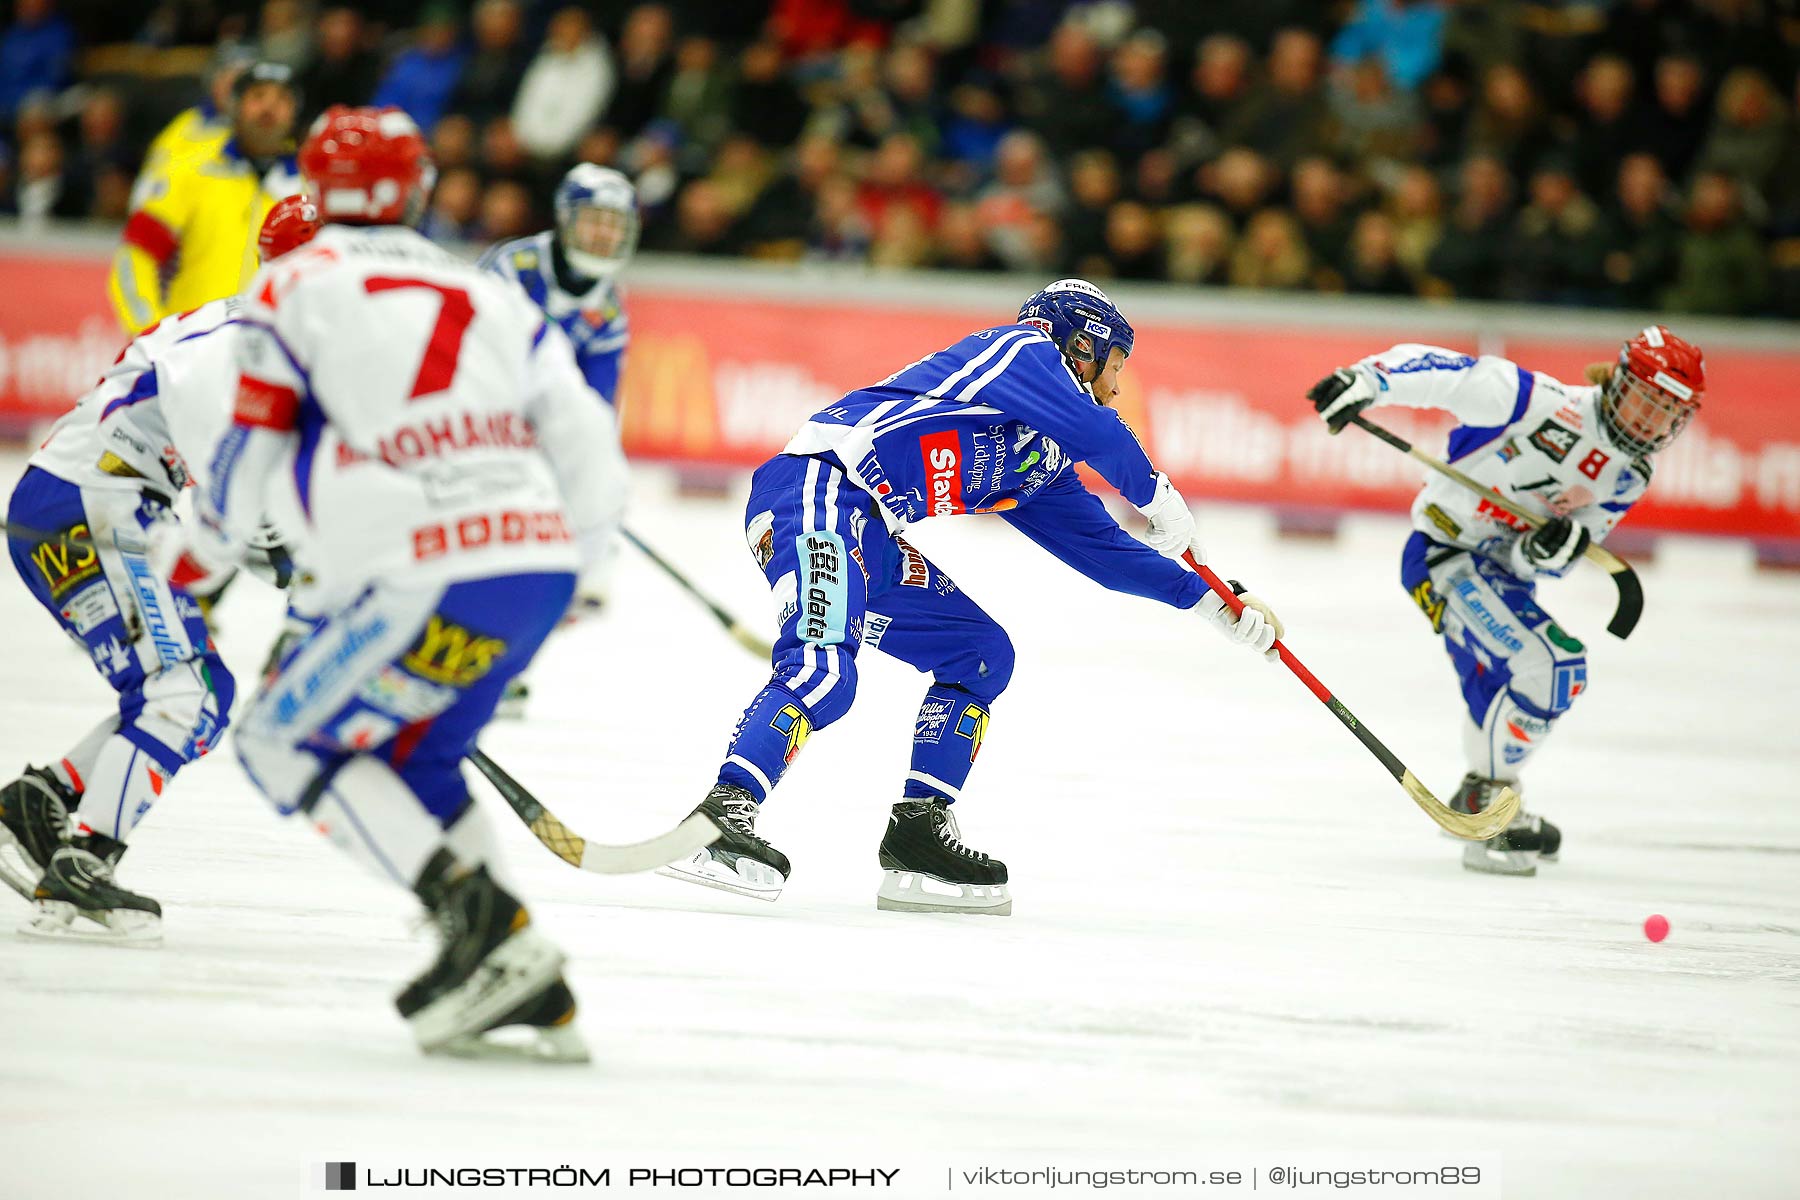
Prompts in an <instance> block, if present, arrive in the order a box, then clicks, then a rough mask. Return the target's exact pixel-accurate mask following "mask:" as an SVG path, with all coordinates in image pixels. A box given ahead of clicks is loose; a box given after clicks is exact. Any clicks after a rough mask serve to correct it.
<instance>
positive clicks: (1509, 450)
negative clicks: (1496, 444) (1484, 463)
mask: <svg viewBox="0 0 1800 1200" xmlns="http://www.w3.org/2000/svg"><path fill="white" fill-rule="evenodd" d="M1498 453H1499V455H1500V461H1501V462H1511V461H1512V460H1513V459H1515V458H1517V457H1519V455H1520V454H1522V453H1523V451H1521V450H1520V449H1519V443H1518V442H1516V441H1514V440H1513V439H1512V438H1507V439H1506V445H1504V446H1502V447H1500V449H1499V451H1498Z"/></svg>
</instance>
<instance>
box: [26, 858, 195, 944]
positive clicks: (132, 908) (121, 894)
mask: <svg viewBox="0 0 1800 1200" xmlns="http://www.w3.org/2000/svg"><path fill="white" fill-rule="evenodd" d="M124 853H125V846H124V844H123V843H121V842H116V841H114V840H113V839H112V838H109V837H105V836H103V835H101V834H98V833H89V834H83V835H81V836H80V837H77V838H75V839H74V840H72V841H71V842H70V843H69V844H68V845H66V846H63V847H62V848H61V849H59V850H57V851H56V853H54V854H52V855H51V856H50V863H49V865H48V866H46V867H45V868H44V876H43V878H42V879H40V880H39V881H38V885H37V890H36V891H35V892H34V893H33V895H32V899H33V901H35V903H36V905H37V912H36V913H34V914H33V915H32V918H31V920H30V921H29V922H27V923H26V924H25V925H23V926H21V927H20V929H19V932H20V933H22V934H24V935H25V936H26V937H34V938H43V939H45V940H48V941H82V942H116V943H121V944H126V945H134V946H154V945H156V944H157V943H158V942H161V941H162V905H160V904H158V903H157V902H156V901H154V900H152V899H151V898H150V897H148V896H140V895H138V894H137V893H136V892H133V891H128V890H126V889H125V888H122V887H120V886H119V885H118V884H117V883H115V882H114V881H113V867H114V866H115V865H116V864H117V863H118V861H119V859H120V858H121V857H122V856H123V855H124Z"/></svg>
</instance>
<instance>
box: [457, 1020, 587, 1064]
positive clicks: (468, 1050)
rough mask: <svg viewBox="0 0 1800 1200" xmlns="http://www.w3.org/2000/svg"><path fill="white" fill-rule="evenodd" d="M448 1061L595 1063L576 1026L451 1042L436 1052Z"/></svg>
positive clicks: (505, 1030)
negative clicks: (464, 1059) (449, 1059)
mask: <svg viewBox="0 0 1800 1200" xmlns="http://www.w3.org/2000/svg"><path fill="white" fill-rule="evenodd" d="M426 1053H427V1054H441V1055H444V1056H445V1057H447V1058H471V1059H482V1060H485V1061H490V1062H494V1061H498V1062H541V1063H553V1064H557V1065H564V1064H567V1065H569V1066H581V1065H583V1064H586V1063H590V1062H592V1061H593V1057H592V1056H591V1055H590V1054H589V1053H588V1048H587V1043H586V1042H584V1041H582V1040H581V1034H579V1033H577V1032H576V1031H575V1026H573V1025H553V1026H549V1027H543V1026H536V1025H506V1026H502V1027H501V1028H499V1029H492V1030H489V1031H488V1032H486V1033H483V1034H464V1035H462V1036H460V1037H454V1038H451V1039H450V1040H449V1041H447V1042H445V1043H444V1044H443V1046H442V1047H440V1048H439V1049H437V1050H427V1051H426Z"/></svg>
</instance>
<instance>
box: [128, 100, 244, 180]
mask: <svg viewBox="0 0 1800 1200" xmlns="http://www.w3.org/2000/svg"><path fill="white" fill-rule="evenodd" d="M230 138H231V122H230V120H228V119H227V118H226V116H225V114H224V113H222V112H220V111H219V110H218V109H216V108H214V107H213V106H212V104H211V103H210V102H209V103H205V104H196V105H194V107H192V108H184V109H182V110H181V111H180V112H178V113H176V114H175V117H174V119H173V120H171V121H170V122H169V123H168V124H167V125H164V126H163V129H162V132H161V133H159V134H157V135H156V140H155V141H153V142H151V143H150V149H149V150H147V151H145V152H144V169H143V171H142V172H140V177H141V176H142V175H143V174H147V173H149V172H151V171H154V170H156V169H157V168H159V167H162V166H164V165H165V164H167V163H168V162H170V161H171V160H173V159H177V158H184V157H186V156H187V155H188V154H191V153H192V152H194V151H195V150H198V149H205V150H217V149H218V148H219V147H221V146H223V145H224V144H225V143H226V142H227V141H229V140H230Z"/></svg>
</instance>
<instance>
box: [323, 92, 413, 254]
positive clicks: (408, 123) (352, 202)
mask: <svg viewBox="0 0 1800 1200" xmlns="http://www.w3.org/2000/svg"><path fill="white" fill-rule="evenodd" d="M298 157H299V161H300V174H301V176H302V177H303V178H304V179H305V180H306V194H307V195H308V196H310V197H311V198H312V201H313V203H314V204H316V205H317V206H318V209H319V219H320V220H321V221H325V222H328V223H329V222H336V223H339V224H346V225H412V224H416V223H417V222H418V220H419V218H420V217H422V216H424V215H425V203H426V201H427V200H429V199H430V198H431V189H432V187H433V186H434V185H435V184H436V183H437V169H436V168H435V167H434V166H433V165H432V162H431V151H430V150H429V149H428V148H427V147H426V145H425V138H424V136H423V135H421V134H420V132H419V127H418V126H417V125H415V124H414V123H413V119H412V118H411V117H409V116H407V115H406V114H405V113H404V112H401V111H400V110H399V109H397V108H394V107H392V106H389V107H387V108H351V107H349V106H348V105H343V104H334V105H332V106H331V107H330V108H328V109H326V110H325V111H324V112H323V113H322V114H320V116H319V119H318V120H317V121H315V122H313V127H312V130H311V132H309V133H308V134H307V135H306V143H305V144H304V145H302V146H301V147H300V153H299V156H298Z"/></svg>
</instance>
